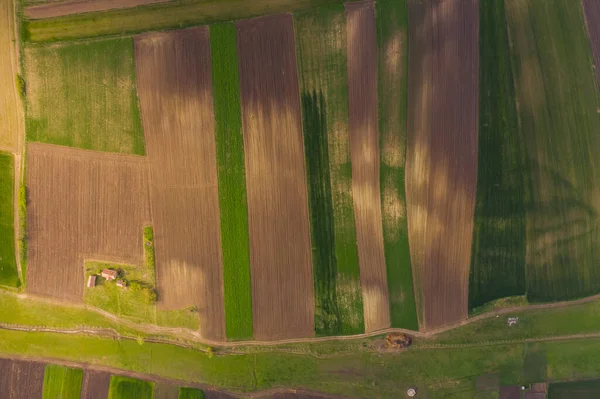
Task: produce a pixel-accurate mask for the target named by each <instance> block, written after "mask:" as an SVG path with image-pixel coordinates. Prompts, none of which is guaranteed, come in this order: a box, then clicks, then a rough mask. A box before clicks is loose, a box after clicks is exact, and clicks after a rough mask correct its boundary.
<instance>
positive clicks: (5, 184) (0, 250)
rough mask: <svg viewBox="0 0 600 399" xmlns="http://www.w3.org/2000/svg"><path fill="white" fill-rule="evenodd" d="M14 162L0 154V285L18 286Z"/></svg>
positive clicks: (8, 155)
mask: <svg viewBox="0 0 600 399" xmlns="http://www.w3.org/2000/svg"><path fill="white" fill-rule="evenodd" d="M14 167H15V166H14V160H13V156H12V155H11V154H5V153H0V285H6V286H9V287H18V286H19V272H18V270H17V258H16V256H15V230H14V223H15V220H14V214H15V211H14V206H13V205H14V182H13V179H14Z"/></svg>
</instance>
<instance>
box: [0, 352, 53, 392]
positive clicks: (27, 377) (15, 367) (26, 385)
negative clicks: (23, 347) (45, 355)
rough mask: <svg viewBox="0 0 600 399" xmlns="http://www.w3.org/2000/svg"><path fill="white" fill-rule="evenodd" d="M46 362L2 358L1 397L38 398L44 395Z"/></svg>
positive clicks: (0, 371)
mask: <svg viewBox="0 0 600 399" xmlns="http://www.w3.org/2000/svg"><path fill="white" fill-rule="evenodd" d="M45 366H46V365H45V364H44V363H34V362H28V361H23V360H8V359H0V397H2V399H24V398H27V399H36V398H41V397H42V389H43V387H44V372H45Z"/></svg>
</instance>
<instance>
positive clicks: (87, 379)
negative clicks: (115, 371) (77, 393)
mask: <svg viewBox="0 0 600 399" xmlns="http://www.w3.org/2000/svg"><path fill="white" fill-rule="evenodd" d="M109 387H110V373H107V372H103V371H93V370H84V374H83V385H82V386H81V399H106V398H107V397H108V388H109Z"/></svg>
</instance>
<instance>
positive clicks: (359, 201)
mask: <svg viewBox="0 0 600 399" xmlns="http://www.w3.org/2000/svg"><path fill="white" fill-rule="evenodd" d="M345 8H346V15H347V22H346V29H347V32H348V41H347V47H348V111H349V120H348V123H349V130H350V155H351V157H352V192H353V199H354V214H355V218H356V239H357V244H358V260H359V264H360V285H361V287H362V291H363V306H364V315H365V330H366V331H367V332H369V331H375V330H379V329H382V328H386V327H389V326H390V308H389V298H388V285H387V274H386V269H385V255H384V252H383V229H382V221H381V199H380V192H379V189H380V188H379V134H378V128H377V117H378V114H377V42H376V31H375V10H374V5H373V3H372V2H360V3H346V5H345Z"/></svg>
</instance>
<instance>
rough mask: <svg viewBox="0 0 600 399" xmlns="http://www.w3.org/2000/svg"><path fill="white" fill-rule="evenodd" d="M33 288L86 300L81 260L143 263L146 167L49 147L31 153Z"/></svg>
mask: <svg viewBox="0 0 600 399" xmlns="http://www.w3.org/2000/svg"><path fill="white" fill-rule="evenodd" d="M27 162H28V164H27V188H28V204H27V219H28V226H27V230H28V231H27V232H28V238H29V246H28V265H29V267H28V268H27V282H28V284H27V289H28V291H30V292H33V293H37V294H42V295H49V296H52V297H55V298H58V299H63V300H68V301H81V300H83V283H84V281H83V280H84V275H83V267H82V266H83V260H84V259H97V260H106V261H115V262H126V263H140V262H142V253H143V251H142V228H143V225H144V224H145V223H148V221H149V219H150V216H149V206H148V188H147V184H146V181H147V167H146V160H145V159H144V158H142V157H134V156H126V155H116V154H109V153H96V152H92V151H86V150H75V149H70V148H66V147H58V146H53V145H46V144H33V143H31V144H29V148H28V152H27Z"/></svg>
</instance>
